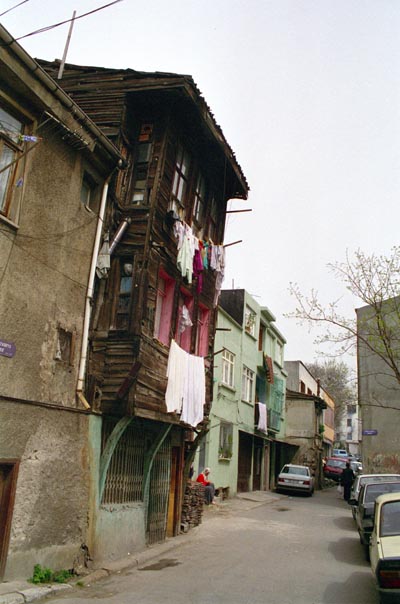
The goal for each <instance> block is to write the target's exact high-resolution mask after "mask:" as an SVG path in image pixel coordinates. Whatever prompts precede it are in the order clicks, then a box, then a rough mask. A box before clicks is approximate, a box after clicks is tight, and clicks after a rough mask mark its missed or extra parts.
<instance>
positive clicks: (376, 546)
mask: <svg viewBox="0 0 400 604" xmlns="http://www.w3.org/2000/svg"><path fill="white" fill-rule="evenodd" d="M379 510H380V506H378V505H377V504H375V512H374V528H373V529H372V534H371V540H370V543H369V558H370V564H371V569H372V572H373V573H374V574H375V570H376V567H377V565H378V562H379V558H380V540H379Z"/></svg>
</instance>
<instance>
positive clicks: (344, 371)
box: [306, 359, 356, 433]
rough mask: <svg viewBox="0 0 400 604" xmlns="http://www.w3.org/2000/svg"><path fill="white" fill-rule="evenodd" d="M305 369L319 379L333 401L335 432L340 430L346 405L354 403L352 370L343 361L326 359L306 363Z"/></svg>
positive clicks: (354, 390) (345, 413) (354, 392)
mask: <svg viewBox="0 0 400 604" xmlns="http://www.w3.org/2000/svg"><path fill="white" fill-rule="evenodd" d="M306 365H307V369H308V370H309V371H310V373H312V375H313V376H314V377H315V378H316V379H318V380H320V382H321V386H322V388H324V390H326V391H327V392H328V393H329V395H330V396H332V398H333V400H334V401H335V432H336V433H337V432H339V431H340V427H341V422H342V421H343V419H344V418H345V417H347V405H348V404H356V389H355V382H354V376H353V375H352V370H351V369H350V367H349V366H348V365H346V363H344V362H343V361H337V360H335V359H328V360H325V361H323V362H314V363H306Z"/></svg>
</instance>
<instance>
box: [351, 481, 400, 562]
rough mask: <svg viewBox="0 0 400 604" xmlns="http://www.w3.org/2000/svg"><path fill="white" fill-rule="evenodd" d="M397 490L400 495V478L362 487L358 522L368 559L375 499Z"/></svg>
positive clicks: (359, 497) (357, 514) (357, 513)
mask: <svg viewBox="0 0 400 604" xmlns="http://www.w3.org/2000/svg"><path fill="white" fill-rule="evenodd" d="M396 492H397V493H399V495H400V480H396V481H391V482H389V481H388V482H383V481H380V482H372V483H367V484H364V485H363V486H362V487H361V489H360V493H359V496H358V502H357V512H356V524H357V530H358V534H359V536H360V543H361V545H363V546H364V550H365V555H366V558H367V560H368V559H369V541H370V537H371V533H372V528H373V526H374V508H375V499H376V498H377V497H378V496H379V495H383V494H384V493H396ZM353 501H354V500H353Z"/></svg>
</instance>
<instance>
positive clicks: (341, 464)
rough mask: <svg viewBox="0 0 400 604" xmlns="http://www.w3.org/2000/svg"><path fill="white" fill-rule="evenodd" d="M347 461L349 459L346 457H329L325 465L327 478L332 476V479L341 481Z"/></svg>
mask: <svg viewBox="0 0 400 604" xmlns="http://www.w3.org/2000/svg"><path fill="white" fill-rule="evenodd" d="M347 462H348V459H346V458H339V457H328V458H327V459H326V463H325V465H324V476H325V478H331V479H332V480H335V481H336V482H339V481H340V477H341V475H342V472H343V470H344V469H345V467H346V463H347Z"/></svg>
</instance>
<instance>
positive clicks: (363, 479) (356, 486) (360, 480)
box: [348, 474, 400, 520]
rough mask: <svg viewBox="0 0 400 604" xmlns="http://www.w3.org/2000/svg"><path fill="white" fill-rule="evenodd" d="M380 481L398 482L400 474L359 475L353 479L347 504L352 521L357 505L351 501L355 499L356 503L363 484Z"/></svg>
mask: <svg viewBox="0 0 400 604" xmlns="http://www.w3.org/2000/svg"><path fill="white" fill-rule="evenodd" d="M381 480H382V481H384V482H387V481H388V480H400V474H359V475H358V476H356V477H355V480H354V482H353V486H352V487H351V491H350V500H349V502H348V503H349V504H350V505H351V513H352V515H353V518H354V520H355V519H356V512H357V503H353V504H352V503H351V500H352V499H355V500H356V502H357V501H358V495H359V493H360V489H361V487H362V485H363V484H367V483H369V482H380V481H381Z"/></svg>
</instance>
